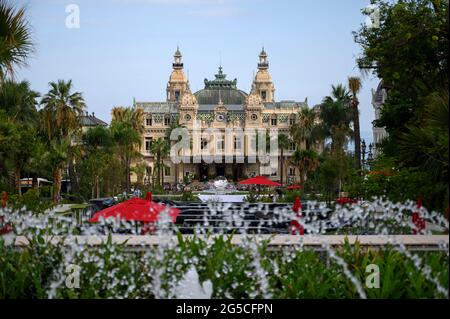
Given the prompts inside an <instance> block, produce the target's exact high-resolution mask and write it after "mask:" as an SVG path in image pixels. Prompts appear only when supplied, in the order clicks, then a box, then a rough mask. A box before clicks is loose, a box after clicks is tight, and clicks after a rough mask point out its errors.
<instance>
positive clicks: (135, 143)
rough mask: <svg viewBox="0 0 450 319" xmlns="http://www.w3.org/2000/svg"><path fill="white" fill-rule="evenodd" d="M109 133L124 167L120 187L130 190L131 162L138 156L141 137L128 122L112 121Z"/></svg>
mask: <svg viewBox="0 0 450 319" xmlns="http://www.w3.org/2000/svg"><path fill="white" fill-rule="evenodd" d="M111 133H112V137H113V142H114V144H115V148H116V151H117V152H118V154H119V156H120V158H121V160H122V165H123V167H125V175H124V178H123V185H122V187H123V188H125V189H126V191H127V192H129V191H130V190H131V164H132V161H133V159H136V158H139V157H140V156H141V155H140V153H139V147H140V145H141V142H142V141H141V137H140V135H139V133H138V132H137V131H136V130H135V129H134V128H133V126H132V124H131V123H129V122H122V121H113V122H112V124H111Z"/></svg>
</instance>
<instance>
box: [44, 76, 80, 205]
mask: <svg viewBox="0 0 450 319" xmlns="http://www.w3.org/2000/svg"><path fill="white" fill-rule="evenodd" d="M50 87H51V89H50V91H49V92H48V93H47V94H46V95H45V96H44V97H43V99H42V101H41V105H43V109H42V110H41V119H42V129H43V130H44V132H45V134H46V136H47V140H48V144H49V145H52V144H54V145H56V146H57V147H56V148H55V149H57V150H58V152H59V153H60V154H64V155H65V156H57V157H55V158H57V159H60V160H61V162H57V161H55V162H54V165H53V177H54V181H53V183H54V184H53V189H54V191H53V201H54V202H55V204H58V203H59V201H60V199H61V194H60V190H61V177H62V169H63V168H64V163H65V162H66V160H69V162H72V156H71V155H70V154H71V151H70V146H71V145H70V139H71V137H73V136H72V135H73V134H74V133H76V132H77V131H78V130H79V128H80V122H79V116H80V115H82V114H83V111H84V109H85V107H86V105H85V102H84V99H83V96H82V94H81V93H80V92H75V93H72V92H71V91H72V80H69V81H68V82H66V81H64V80H58V82H51V83H50ZM64 141H65V142H64ZM64 146H67V150H65V151H63V150H62V148H63V147H64ZM69 164H70V163H69ZM71 177H72V178H73V176H71ZM72 182H73V181H72Z"/></svg>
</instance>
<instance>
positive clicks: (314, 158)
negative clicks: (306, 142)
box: [291, 149, 319, 185]
mask: <svg viewBox="0 0 450 319" xmlns="http://www.w3.org/2000/svg"><path fill="white" fill-rule="evenodd" d="M291 163H292V165H294V166H295V167H297V168H298V171H299V176H300V184H301V185H303V184H304V182H305V177H306V175H307V174H308V173H309V172H311V171H314V170H315V169H316V168H317V167H318V165H319V158H318V155H317V153H316V151H314V150H302V149H297V150H295V152H294V154H292V157H291Z"/></svg>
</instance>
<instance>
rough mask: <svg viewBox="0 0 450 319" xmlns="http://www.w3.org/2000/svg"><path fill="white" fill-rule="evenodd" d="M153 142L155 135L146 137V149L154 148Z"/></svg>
mask: <svg viewBox="0 0 450 319" xmlns="http://www.w3.org/2000/svg"><path fill="white" fill-rule="evenodd" d="M152 142H153V137H146V138H145V150H146V151H151V149H152Z"/></svg>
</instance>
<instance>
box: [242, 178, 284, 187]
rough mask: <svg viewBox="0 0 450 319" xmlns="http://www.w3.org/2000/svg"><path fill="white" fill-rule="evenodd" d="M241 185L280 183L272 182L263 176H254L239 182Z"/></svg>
mask: <svg viewBox="0 0 450 319" xmlns="http://www.w3.org/2000/svg"><path fill="white" fill-rule="evenodd" d="M239 184H241V185H265V186H281V184H280V183H277V182H274V181H272V180H270V179H268V178H267V177H264V176H256V177H253V178H249V179H246V180H243V181H241V182H239Z"/></svg>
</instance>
